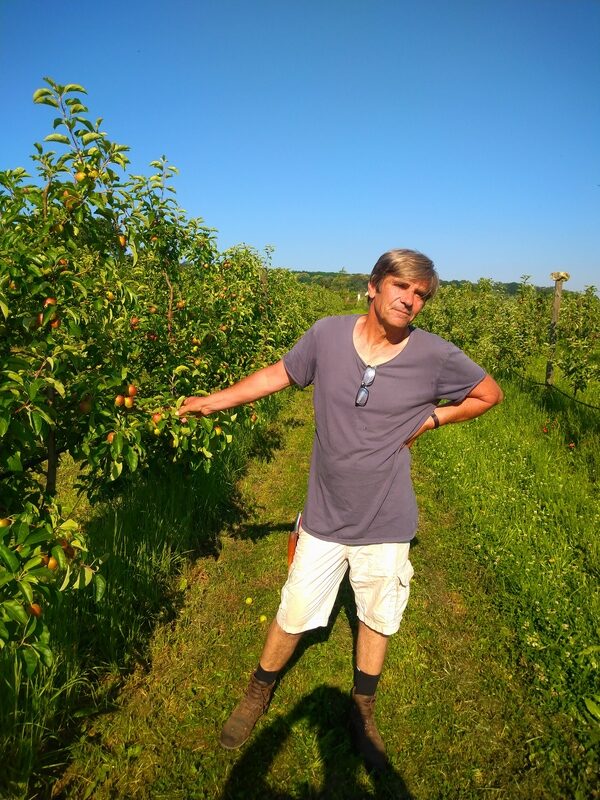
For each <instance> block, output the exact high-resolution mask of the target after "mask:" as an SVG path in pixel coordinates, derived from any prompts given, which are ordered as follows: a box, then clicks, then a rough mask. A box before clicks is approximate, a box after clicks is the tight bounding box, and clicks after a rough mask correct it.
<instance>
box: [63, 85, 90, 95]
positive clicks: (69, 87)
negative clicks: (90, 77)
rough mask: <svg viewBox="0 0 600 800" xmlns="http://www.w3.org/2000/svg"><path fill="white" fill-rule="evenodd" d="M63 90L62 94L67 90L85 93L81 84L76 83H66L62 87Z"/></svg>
mask: <svg viewBox="0 0 600 800" xmlns="http://www.w3.org/2000/svg"><path fill="white" fill-rule="evenodd" d="M63 92H64V94H66V93H67V92H81V94H87V92H86V90H85V89H84V88H83V86H80V85H79V84H78V83H67V85H66V86H65V88H64V89H63Z"/></svg>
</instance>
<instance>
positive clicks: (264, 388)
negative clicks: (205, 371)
mask: <svg viewBox="0 0 600 800" xmlns="http://www.w3.org/2000/svg"><path fill="white" fill-rule="evenodd" d="M291 385H292V380H291V379H290V377H289V375H288V374H287V372H286V371H285V367H284V366H283V361H278V362H277V363H276V364H272V365H271V366H270V367H265V368H264V369H259V370H258V371H257V372H254V373H252V375H248V376H247V377H246V378H242V380H241V381H238V382H237V383H234V385H233V386H229V387H228V388H227V389H223V390H221V391H220V392H215V393H214V394H211V395H208V396H207V397H187V398H186V399H185V401H184V403H183V405H182V406H181V407H180V408H179V411H178V413H179V415H180V416H181V415H184V414H202V416H206V415H207V414H212V413H214V412H215V411H224V410H225V409H227V408H235V407H236V406H241V405H243V404H244V403H251V402H252V401H253V400H259V399H260V398H261V397H267V395H270V394H273V393H274V392H278V391H280V390H281V389H285V388H286V387H287V386H291Z"/></svg>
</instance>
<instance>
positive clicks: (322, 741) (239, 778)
mask: <svg viewBox="0 0 600 800" xmlns="http://www.w3.org/2000/svg"><path fill="white" fill-rule="evenodd" d="M349 714H350V696H349V695H346V694H344V693H343V692H341V691H340V690H339V689H337V688H335V687H331V686H319V687H317V688H316V689H315V690H314V691H312V692H311V693H310V694H309V695H307V696H306V697H303V698H302V699H301V700H299V701H298V703H296V705H295V706H294V707H293V708H292V710H291V711H290V712H289V713H288V714H285V715H283V716H279V717H277V718H276V719H275V720H274V721H273V722H272V723H271V724H269V725H268V726H263V727H262V729H261V731H260V733H258V734H257V735H256V736H255V737H254V738H253V740H252V744H251V745H250V746H249V747H247V749H246V750H245V751H244V753H243V755H242V756H241V757H240V758H239V760H238V761H237V762H236V764H235V765H234V767H233V769H232V771H231V773H230V775H229V779H228V781H227V784H226V785H225V787H224V789H223V793H222V795H221V798H220V800H238V799H239V800H242V799H243V800H249V798H261V800H292V798H294V799H297V798H307V800H308V798H311V800H312V799H316V798H319V799H320V800H366V799H367V798H373V799H374V800H383V798H397V800H411V799H412V795H411V794H410V792H409V791H408V789H407V787H406V784H405V782H404V780H403V779H402V776H401V775H400V774H399V773H398V772H397V771H396V770H395V769H394V768H393V767H392V766H391V765H390V766H389V767H388V768H387V769H386V770H385V771H382V772H380V773H371V775H370V778H371V781H372V787H373V790H372V792H368V793H367V794H365V787H364V783H361V781H360V780H359V770H360V769H361V764H362V761H361V758H360V757H359V756H358V755H356V754H355V753H354V751H353V748H352V745H351V742H350V735H349V732H348V727H347V724H346V723H347V720H348V716H349ZM302 720H306V722H307V723H308V726H309V727H310V728H311V730H313V731H314V733H315V735H316V737H317V744H318V748H319V755H320V760H321V763H322V772H323V780H322V784H321V786H320V788H319V789H318V790H317V789H316V788H315V787H314V786H311V785H309V784H308V783H304V784H301V785H299V786H298V785H294V786H290V789H293V793H289V794H288V793H287V792H285V791H281V790H278V789H275V788H271V787H270V786H269V783H268V780H267V779H268V774H269V771H270V769H271V766H272V764H273V762H274V761H275V759H276V757H277V756H278V754H279V753H280V752H281V751H282V750H283V748H284V747H285V745H286V743H287V742H288V740H290V739H291V738H292V737H293V736H294V726H295V725H297V724H298V723H299V722H300V721H302Z"/></svg>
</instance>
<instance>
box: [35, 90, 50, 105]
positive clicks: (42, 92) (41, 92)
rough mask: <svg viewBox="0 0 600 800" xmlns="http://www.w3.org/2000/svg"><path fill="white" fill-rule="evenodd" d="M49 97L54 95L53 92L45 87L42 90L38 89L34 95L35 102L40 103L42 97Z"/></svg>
mask: <svg viewBox="0 0 600 800" xmlns="http://www.w3.org/2000/svg"><path fill="white" fill-rule="evenodd" d="M49 95H52V92H51V90H50V89H47V88H46V87H45V86H43V87H42V88H41V89H36V90H35V92H34V93H33V102H34V103H39V102H40V100H41V99H42V97H48V96H49Z"/></svg>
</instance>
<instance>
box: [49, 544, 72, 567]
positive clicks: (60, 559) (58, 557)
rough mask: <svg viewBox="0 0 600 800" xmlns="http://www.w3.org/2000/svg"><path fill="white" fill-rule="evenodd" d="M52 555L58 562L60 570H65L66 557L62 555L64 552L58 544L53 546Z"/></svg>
mask: <svg viewBox="0 0 600 800" xmlns="http://www.w3.org/2000/svg"><path fill="white" fill-rule="evenodd" d="M52 555H53V556H54V558H55V559H56V560H57V561H58V566H59V567H60V568H61V569H66V568H67V565H68V563H69V562H68V561H67V557H66V555H65V553H64V550H63V549H62V547H61V546H60V545H59V544H55V545H54V547H53V548H52Z"/></svg>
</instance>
